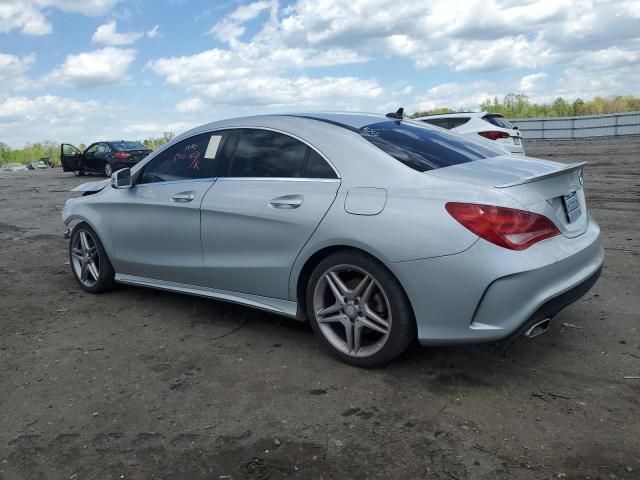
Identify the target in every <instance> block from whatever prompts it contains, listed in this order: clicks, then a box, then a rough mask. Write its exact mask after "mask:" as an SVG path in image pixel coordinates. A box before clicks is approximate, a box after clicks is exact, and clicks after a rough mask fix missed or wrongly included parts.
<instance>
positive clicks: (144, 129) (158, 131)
mask: <svg viewBox="0 0 640 480" xmlns="http://www.w3.org/2000/svg"><path fill="white" fill-rule="evenodd" d="M195 126H196V125H193V124H191V123H188V122H139V123H130V124H128V125H127V126H126V127H125V128H124V131H126V132H129V133H130V134H131V135H134V136H135V135H143V136H154V137H158V136H161V135H162V134H163V133H164V132H172V133H175V134H179V133H182V132H184V131H185V130H188V129H190V128H193V127H195Z"/></svg>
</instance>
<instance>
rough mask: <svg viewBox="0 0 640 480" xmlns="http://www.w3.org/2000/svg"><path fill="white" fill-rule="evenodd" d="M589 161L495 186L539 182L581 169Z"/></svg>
mask: <svg viewBox="0 0 640 480" xmlns="http://www.w3.org/2000/svg"><path fill="white" fill-rule="evenodd" d="M586 164H587V162H578V163H570V164H569V165H564V166H563V167H561V168H559V169H558V170H556V171H554V172H549V173H543V174H542V175H533V176H531V177H524V178H521V179H520V180H516V181H515V182H511V183H505V184H503V185H496V186H495V187H494V188H509V187H515V186H516V185H524V184H525V183H531V182H537V181H539V180H544V179H546V178H552V177H557V176H558V175H565V174H567V173H571V172H573V171H576V170H581V169H582V167H584V166H585V165H586Z"/></svg>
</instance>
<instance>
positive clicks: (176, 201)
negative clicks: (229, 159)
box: [108, 132, 226, 285]
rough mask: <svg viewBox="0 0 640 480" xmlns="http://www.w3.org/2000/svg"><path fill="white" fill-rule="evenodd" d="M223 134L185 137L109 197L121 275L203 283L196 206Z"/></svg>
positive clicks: (213, 172) (209, 181)
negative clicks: (129, 186)
mask: <svg viewBox="0 0 640 480" xmlns="http://www.w3.org/2000/svg"><path fill="white" fill-rule="evenodd" d="M225 136H226V134H225V133H215V132H214V133H205V134H200V135H196V136H193V137H190V138H188V139H186V140H183V141H181V142H178V143H176V144H175V145H173V146H172V147H170V148H168V149H166V150H165V151H163V152H161V153H160V154H158V155H157V156H155V157H154V158H152V159H151V160H150V161H149V162H148V163H147V164H146V165H144V167H143V168H142V170H141V171H140V172H139V173H138V174H137V175H136V177H137V178H136V180H135V185H134V186H133V187H132V188H129V189H119V190H116V191H115V192H114V193H115V198H116V200H115V202H114V203H111V202H110V208H113V209H114V211H112V212H109V213H108V215H109V218H110V230H111V236H112V239H113V243H114V247H115V261H114V267H115V269H116V271H117V272H118V273H120V274H126V275H132V276H136V277H143V278H146V279H153V280H162V281H169V282H174V283H181V284H187V285H205V284H206V282H205V275H204V272H203V257H202V243H201V241H200V205H201V204H202V199H203V198H204V196H205V194H206V193H207V191H208V190H209V189H210V188H211V187H212V186H213V184H214V182H215V181H216V177H217V171H218V164H219V163H220V155H218V151H219V150H221V146H222V144H223V142H224V137H225Z"/></svg>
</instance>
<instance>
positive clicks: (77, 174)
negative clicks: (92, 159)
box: [73, 169, 84, 177]
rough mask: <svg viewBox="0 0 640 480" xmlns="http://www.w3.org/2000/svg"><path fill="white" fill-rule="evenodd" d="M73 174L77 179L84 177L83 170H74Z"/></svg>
mask: <svg viewBox="0 0 640 480" xmlns="http://www.w3.org/2000/svg"><path fill="white" fill-rule="evenodd" d="M73 174H74V175H75V176H76V177H84V170H83V169H80V170H74V171H73Z"/></svg>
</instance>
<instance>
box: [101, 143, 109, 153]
mask: <svg viewBox="0 0 640 480" xmlns="http://www.w3.org/2000/svg"><path fill="white" fill-rule="evenodd" d="M110 151H111V149H110V148H109V146H108V145H107V144H106V143H101V144H99V145H98V153H108V152H110Z"/></svg>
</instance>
